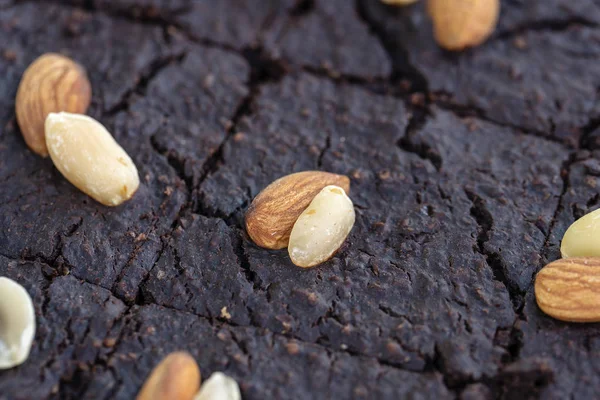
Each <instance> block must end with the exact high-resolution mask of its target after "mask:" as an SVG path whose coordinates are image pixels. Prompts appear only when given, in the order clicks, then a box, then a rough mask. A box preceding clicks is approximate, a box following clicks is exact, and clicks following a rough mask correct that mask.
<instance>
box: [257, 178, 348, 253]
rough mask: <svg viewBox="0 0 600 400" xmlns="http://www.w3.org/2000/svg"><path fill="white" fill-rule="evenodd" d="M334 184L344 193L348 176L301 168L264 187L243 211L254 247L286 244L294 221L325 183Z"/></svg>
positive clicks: (282, 246) (276, 247)
mask: <svg viewBox="0 0 600 400" xmlns="http://www.w3.org/2000/svg"><path fill="white" fill-rule="evenodd" d="M329 185H336V186H340V187H341V188H343V189H344V190H345V191H346V192H348V191H349V190H350V179H349V178H348V177H347V176H344V175H336V174H331V173H328V172H321V171H305V172H298V173H295V174H291V175H287V176H284V177H283V178H279V179H277V180H276V181H275V182H273V183H271V184H270V185H269V186H267V187H266V188H265V189H264V190H263V191H262V192H260V193H259V195H258V196H256V198H255V199H254V201H253V202H252V204H251V205H250V207H249V208H248V212H247V213H246V231H247V232H248V235H249V236H250V238H251V239H252V240H253V241H254V243H256V244H257V245H258V246H261V247H264V248H267V249H282V248H285V247H287V245H288V241H289V238H290V233H291V232H292V227H293V226H294V223H295V222H296V220H297V219H298V217H299V216H300V214H302V212H303V211H304V210H305V209H306V207H308V205H309V204H310V202H311V201H312V200H313V198H314V197H315V196H316V195H317V193H319V192H320V191H321V189H323V188H324V187H325V186H329Z"/></svg>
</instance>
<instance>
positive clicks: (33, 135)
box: [15, 53, 92, 157]
mask: <svg viewBox="0 0 600 400" xmlns="http://www.w3.org/2000/svg"><path fill="white" fill-rule="evenodd" d="M91 97H92V87H91V85H90V81H89V80H88V78H87V75H86V73H85V70H84V69H83V67H82V66H81V65H79V64H77V63H76V62H74V61H73V60H71V59H69V58H67V57H64V56H61V55H59V54H53V53H48V54H44V55H43V56H41V57H39V58H38V59H37V60H35V61H34V62H33V64H31V65H30V66H29V68H27V70H26V71H25V73H24V74H23V78H22V79H21V83H20V84H19V89H18V91H17V99H16V104H15V109H16V114H17V122H18V123H19V127H20V128H21V132H22V134H23V138H24V139H25V143H27V146H29V148H30V149H31V150H33V151H34V152H35V153H37V154H39V155H41V156H43V157H46V156H48V149H47V148H46V140H45V139H44V122H45V121H46V117H47V116H48V114H50V113H51V112H60V111H67V112H71V113H77V114H85V112H86V111H87V109H88V107H89V105H90V101H91Z"/></svg>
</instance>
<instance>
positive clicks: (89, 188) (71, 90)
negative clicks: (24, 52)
mask: <svg viewBox="0 0 600 400" xmlns="http://www.w3.org/2000/svg"><path fill="white" fill-rule="evenodd" d="M91 94H92V89H91V84H90V82H89V80H88V78H87V74H86V72H85V70H84V68H83V67H82V66H81V65H79V64H77V63H76V62H74V61H72V60H71V59H69V58H67V57H64V56H61V55H59V54H52V53H49V54H45V55H43V56H41V57H39V58H38V59H37V60H36V61H34V62H33V63H32V64H31V66H30V67H29V68H27V70H26V71H25V73H24V74H23V78H22V79H21V83H20V84H19V89H18V91H17V98H16V105H15V109H16V114H17V121H18V123H19V127H20V128H21V132H22V134H23V138H24V139H25V142H26V143H27V145H28V146H29V148H30V149H31V150H32V151H33V152H35V153H37V154H39V155H41V156H43V157H46V156H48V154H49V155H50V157H51V158H52V161H53V162H54V165H55V166H56V168H57V169H58V170H59V171H60V172H61V173H62V174H63V175H64V176H65V178H67V180H69V181H70V182H71V183H72V184H73V185H75V186H76V187H77V188H78V189H80V190H81V191H83V192H84V193H86V194H87V195H89V196H90V197H92V198H93V199H95V200H96V201H98V202H100V203H102V204H104V205H107V206H117V205H119V204H121V203H123V202H124V201H126V200H128V199H130V198H131V197H132V196H133V194H134V193H135V191H136V190H137V188H138V186H139V177H138V172H137V168H136V167H135V165H134V164H133V162H132V161H131V158H130V157H129V156H128V155H127V153H126V152H125V151H124V150H123V148H121V146H119V145H118V144H117V142H116V141H115V140H114V139H113V137H112V136H111V135H110V133H109V132H108V131H107V130H106V129H105V128H104V126H102V125H101V124H100V123H99V122H97V121H95V120H94V119H92V118H89V117H86V116H84V115H81V114H83V113H85V112H86V111H87V109H88V107H89V105H90V101H91Z"/></svg>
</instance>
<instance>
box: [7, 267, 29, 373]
mask: <svg viewBox="0 0 600 400" xmlns="http://www.w3.org/2000/svg"><path fill="white" fill-rule="evenodd" d="M34 336H35V311H34V309H33V302H32V301H31V297H30V296H29V293H27V291H26V290H25V288H23V286H21V285H19V284H18V283H17V282H15V281H13V280H12V279H9V278H5V277H0V370H2V369H8V368H13V367H16V366H17V365H20V364H22V363H24V362H25V360H27V357H29V351H30V350H31V344H32V342H33V338H34Z"/></svg>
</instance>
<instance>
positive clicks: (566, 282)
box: [535, 257, 600, 322]
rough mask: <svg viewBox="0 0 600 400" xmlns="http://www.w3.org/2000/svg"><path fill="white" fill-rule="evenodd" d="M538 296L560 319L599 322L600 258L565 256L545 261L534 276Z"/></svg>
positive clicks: (538, 301) (551, 314) (539, 302)
mask: <svg viewBox="0 0 600 400" xmlns="http://www.w3.org/2000/svg"><path fill="white" fill-rule="evenodd" d="M535 298H536V300H537V303H538V306H539V307H540V308H541V309H542V311H544V312H545V313H546V314H548V315H550V316H551V317H553V318H556V319H559V320H561V321H568V322H600V258H593V257H573V258H565V259H562V260H558V261H555V262H553V263H550V264H548V265H546V266H545V267H544V268H542V270H541V271H540V272H539V273H538V274H537V277H536V279H535Z"/></svg>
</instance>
